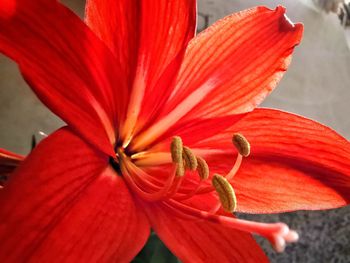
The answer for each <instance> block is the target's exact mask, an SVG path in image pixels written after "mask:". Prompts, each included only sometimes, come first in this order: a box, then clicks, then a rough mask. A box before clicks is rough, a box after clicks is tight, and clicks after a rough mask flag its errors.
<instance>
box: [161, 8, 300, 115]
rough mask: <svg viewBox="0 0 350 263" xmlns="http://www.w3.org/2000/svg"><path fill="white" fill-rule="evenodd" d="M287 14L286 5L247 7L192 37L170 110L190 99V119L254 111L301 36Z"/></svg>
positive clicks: (274, 85)
mask: <svg viewBox="0 0 350 263" xmlns="http://www.w3.org/2000/svg"><path fill="white" fill-rule="evenodd" d="M284 13H285V9H284V8H283V7H278V8H276V10H270V9H267V8H265V7H256V8H253V9H249V10H245V11H242V12H239V13H237V14H233V15H231V16H228V17H226V18H224V19H222V20H220V21H218V22H217V23H215V24H214V25H213V26H211V27H209V28H208V29H207V30H205V31H204V32H203V33H201V34H199V35H198V36H197V37H196V38H194V39H193V40H192V41H191V42H190V44H189V48H188V50H187V51H186V55H185V59H184V62H183V65H182V66H181V70H180V73H179V77H178V80H177V86H176V88H175V89H176V92H175V95H174V96H173V100H172V101H171V102H169V104H168V106H169V109H174V108H175V107H177V106H178V105H179V104H180V103H181V102H184V100H186V101H187V102H188V104H186V107H187V108H186V111H190V110H191V109H192V108H193V107H194V108H193V109H192V110H191V111H190V112H189V113H188V115H186V119H187V120H188V119H192V118H198V117H202V116H206V117H216V116H218V115H220V116H222V115H227V114H237V113H243V112H247V111H250V110H252V109H254V107H255V106H256V105H258V104H259V103H260V102H261V101H262V100H263V99H264V98H265V97H266V96H267V95H268V94H269V93H270V92H271V91H272V90H273V89H274V88H275V87H276V85H277V83H278V81H279V80H280V79H281V77H282V75H283V73H284V72H285V71H286V69H287V67H288V65H289V63H290V60H291V54H292V52H293V48H294V47H295V46H296V45H297V44H298V43H299V42H300V39H301V36H302V32H303V27H302V25H300V24H295V25H294V26H292V25H291V24H289V23H288V21H287V20H286V17H285V15H284ZM287 25H289V27H287Z"/></svg>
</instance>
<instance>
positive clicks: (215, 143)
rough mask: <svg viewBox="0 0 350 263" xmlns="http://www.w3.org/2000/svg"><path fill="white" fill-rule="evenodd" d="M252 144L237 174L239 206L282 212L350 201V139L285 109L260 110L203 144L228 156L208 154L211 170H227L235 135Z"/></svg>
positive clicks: (240, 208) (255, 210)
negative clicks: (232, 137) (233, 135)
mask: <svg viewBox="0 0 350 263" xmlns="http://www.w3.org/2000/svg"><path fill="white" fill-rule="evenodd" d="M235 132H240V133H242V134H243V135H244V136H246V138H247V139H248V141H249V142H250V144H251V155H250V156H249V157H247V158H244V159H243V163H242V166H241V167H240V169H239V171H238V173H237V174H236V175H235V177H234V179H233V181H232V185H233V187H234V188H235V191H236V195H237V200H238V210H239V211H242V212H252V213H270V212H272V213H277V212H282V211H293V210H304V209H305V210H318V209H329V208H336V207H340V206H344V205H347V204H348V203H349V202H350V143H349V141H347V140H346V139H344V138H343V137H341V136H340V135H338V134H337V133H336V132H334V131H333V130H331V129H330V128H328V127H326V126H323V125H321V124H319V123H316V122H314V121H312V120H309V119H306V118H303V117H300V116H297V115H293V114H290V113H286V112H281V111H277V110H270V109H256V110H254V111H253V112H252V113H249V114H248V115H247V116H246V117H244V118H243V119H241V120H240V121H239V122H237V123H236V124H235V125H233V126H232V127H231V128H230V129H228V130H227V131H225V132H222V133H221V134H219V135H217V136H214V137H212V138H210V139H208V140H206V141H202V142H201V143H198V144H197V145H196V146H192V147H199V148H207V149H213V148H215V149H221V150H223V151H226V154H222V155H213V156H211V157H210V158H207V161H208V163H209V166H210V168H211V171H212V172H218V173H221V174H225V173H227V172H228V171H229V170H230V168H231V167H232V164H233V162H234V159H235V155H236V152H235V151H234V150H233V146H232V145H231V144H230V141H231V136H232V134H233V133H235Z"/></svg>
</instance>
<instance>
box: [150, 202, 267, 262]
mask: <svg viewBox="0 0 350 263" xmlns="http://www.w3.org/2000/svg"><path fill="white" fill-rule="evenodd" d="M146 211H147V212H148V214H149V218H150V221H151V224H152V228H153V229H154V231H155V232H156V233H157V235H158V236H159V237H160V239H162V240H163V242H164V243H165V244H166V246H167V247H168V248H169V249H170V250H171V251H172V252H173V253H174V254H175V255H176V256H177V257H178V258H179V259H180V260H181V261H182V262H198V263H200V262H237V263H238V262H268V259H267V258H266V256H265V254H264V252H263V251H262V250H261V248H260V247H259V246H258V244H257V243H256V242H255V240H254V239H253V238H252V236H251V235H250V234H247V233H244V232H241V231H237V230H234V229H228V228H225V227H222V226H220V225H217V224H213V223H209V222H205V221H198V220H197V221H192V220H183V219H180V218H178V217H176V216H174V215H173V214H172V213H170V212H167V211H166V208H165V207H163V206H162V205H161V204H157V205H151V206H148V207H147V208H146Z"/></svg>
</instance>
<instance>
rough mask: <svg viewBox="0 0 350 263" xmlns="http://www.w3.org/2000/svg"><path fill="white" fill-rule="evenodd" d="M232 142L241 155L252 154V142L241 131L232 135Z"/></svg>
mask: <svg viewBox="0 0 350 263" xmlns="http://www.w3.org/2000/svg"><path fill="white" fill-rule="evenodd" d="M232 143H233V145H234V146H235V147H236V149H237V151H238V152H239V154H240V155H242V156H244V157H247V156H249V154H250V143H249V142H248V140H247V139H246V138H245V137H244V136H243V135H242V134H240V133H235V134H234V135H233V137H232Z"/></svg>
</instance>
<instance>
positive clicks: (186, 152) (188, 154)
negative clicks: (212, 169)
mask: <svg viewBox="0 0 350 263" xmlns="http://www.w3.org/2000/svg"><path fill="white" fill-rule="evenodd" d="M182 157H183V159H184V161H185V168H187V169H189V170H191V171H195V170H196V169H197V166H198V162H197V158H196V156H195V155H194V153H193V152H192V151H191V149H190V148H188V147H186V146H184V147H183V149H182Z"/></svg>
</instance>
